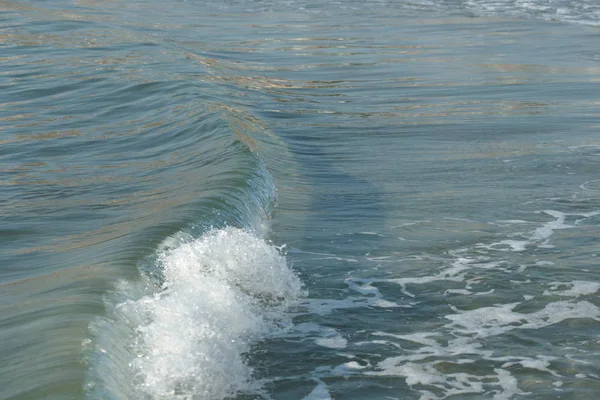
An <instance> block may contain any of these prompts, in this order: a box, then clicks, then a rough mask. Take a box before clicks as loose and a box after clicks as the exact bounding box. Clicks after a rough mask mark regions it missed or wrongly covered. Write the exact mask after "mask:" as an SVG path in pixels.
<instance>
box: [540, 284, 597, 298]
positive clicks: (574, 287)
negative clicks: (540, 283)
mask: <svg viewBox="0 0 600 400" xmlns="http://www.w3.org/2000/svg"><path fill="white" fill-rule="evenodd" d="M550 285H552V286H551V288H550V290H548V291H546V292H544V294H548V295H549V294H554V295H558V296H570V297H579V296H587V295H590V294H594V293H596V292H598V291H599V290H600V282H588V281H573V282H568V283H563V282H552V283H551V284H550ZM563 286H571V288H570V289H567V290H558V289H559V288H560V287H563Z"/></svg>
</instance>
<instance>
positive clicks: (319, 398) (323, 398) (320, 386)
mask: <svg viewBox="0 0 600 400" xmlns="http://www.w3.org/2000/svg"><path fill="white" fill-rule="evenodd" d="M302 400H331V395H330V394H329V390H328V389H327V385H326V384H325V382H323V381H321V380H318V381H317V386H315V388H314V389H313V390H312V392H310V393H309V394H308V395H307V396H305V397H304V398H303V399H302Z"/></svg>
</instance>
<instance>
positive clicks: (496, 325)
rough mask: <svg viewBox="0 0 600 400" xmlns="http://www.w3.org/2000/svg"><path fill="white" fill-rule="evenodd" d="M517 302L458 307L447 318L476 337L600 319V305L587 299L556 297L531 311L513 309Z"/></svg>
mask: <svg viewBox="0 0 600 400" xmlns="http://www.w3.org/2000/svg"><path fill="white" fill-rule="evenodd" d="M518 304H519V303H510V304H502V305H498V306H492V307H481V308H477V309H474V310H469V311H460V310H456V311H457V312H458V313H457V314H451V315H447V316H446V318H447V319H449V320H451V321H453V325H454V328H455V331H456V332H458V333H462V334H469V335H475V336H477V337H489V336H495V335H500V334H502V333H505V332H507V331H510V330H513V329H539V328H543V327H546V326H550V325H554V324H557V323H559V322H562V321H564V320H566V319H569V318H592V319H595V320H598V321H600V308H598V307H596V306H595V305H594V304H592V303H590V302H587V301H580V302H578V303H571V302H566V301H557V302H554V303H549V304H547V305H546V307H544V308H543V309H541V310H539V311H536V312H534V313H530V314H525V313H519V312H515V311H513V309H514V308H515V307H516V306H517V305H518Z"/></svg>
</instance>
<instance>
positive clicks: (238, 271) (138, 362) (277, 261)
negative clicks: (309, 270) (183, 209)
mask: <svg viewBox="0 0 600 400" xmlns="http://www.w3.org/2000/svg"><path fill="white" fill-rule="evenodd" d="M159 262H160V266H161V267H162V269H163V274H164V284H163V286H162V288H161V290H160V292H158V293H156V294H153V295H148V296H145V297H143V298H141V299H140V300H138V301H127V302H125V303H123V304H121V305H120V309H121V310H122V311H123V312H124V314H126V315H133V316H143V321H142V322H141V323H140V325H139V326H138V327H137V329H136V340H135V343H134V345H133V347H134V350H135V352H136V353H137V358H136V359H134V360H133V361H132V363H131V366H132V367H133V369H134V371H135V379H134V381H135V385H136V387H137V389H138V390H139V391H140V392H142V393H143V395H142V396H141V397H143V398H150V399H163V398H165V399H166V398H169V399H189V398H192V397H194V398H195V397H196V396H200V397H202V398H225V397H228V396H233V395H235V394H236V393H239V392H245V391H251V390H252V389H254V388H255V386H256V385H255V384H254V383H253V382H252V379H251V372H252V371H251V369H250V367H249V366H248V365H247V364H246V362H245V359H244V354H245V353H246V352H248V350H249V347H250V345H251V344H252V343H254V342H255V341H256V340H260V339H262V338H264V337H265V336H267V335H269V334H270V333H272V332H273V329H274V321H276V320H277V319H279V318H281V317H283V314H282V313H283V307H284V306H285V304H286V303H287V302H289V301H292V300H294V299H295V298H297V297H298V296H300V295H301V294H302V291H301V284H300V281H299V280H298V278H297V277H296V276H295V274H294V273H293V272H292V271H291V270H290V269H289V267H288V266H287V264H286V260H285V258H284V257H283V256H282V255H281V254H280V253H279V252H278V251H277V250H276V249H275V247H274V246H271V245H269V244H267V243H266V242H265V241H264V240H262V239H260V238H258V237H256V236H254V235H252V234H250V233H247V232H245V231H242V230H240V229H235V228H226V229H221V230H215V231H211V232H209V233H207V234H206V235H204V236H203V237H201V238H200V239H198V240H193V241H190V242H185V243H182V244H179V245H178V246H176V247H174V248H173V246H171V245H170V246H166V250H165V251H164V252H163V253H162V254H161V255H160V259H159Z"/></svg>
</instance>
